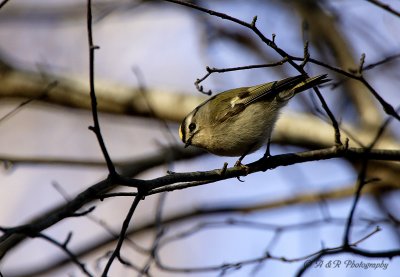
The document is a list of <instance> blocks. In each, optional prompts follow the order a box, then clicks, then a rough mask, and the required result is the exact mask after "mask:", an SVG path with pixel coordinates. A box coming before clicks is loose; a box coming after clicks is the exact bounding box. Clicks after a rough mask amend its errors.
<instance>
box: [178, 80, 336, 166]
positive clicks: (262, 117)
mask: <svg viewBox="0 0 400 277" xmlns="http://www.w3.org/2000/svg"><path fill="white" fill-rule="evenodd" d="M328 81H330V80H329V79H327V75H326V74H324V75H319V76H315V77H311V78H307V77H305V76H303V75H298V76H294V77H289V78H286V79H283V80H280V81H274V82H269V83H265V84H261V85H256V86H252V87H241V88H236V89H231V90H227V91H224V92H221V93H219V94H217V95H215V96H213V97H211V98H209V99H208V100H206V101H204V102H203V103H202V104H200V105H199V106H197V107H196V108H195V109H194V110H193V111H192V112H190V113H189V114H188V115H187V116H186V117H185V119H184V120H183V121H182V124H181V126H180V127H179V137H180V138H181V140H182V142H183V143H184V144H185V147H188V146H189V145H193V146H197V147H200V148H203V149H205V150H207V151H208V152H210V153H213V154H216V155H219V156H231V157H236V156H240V158H239V160H238V161H237V162H236V164H235V166H240V165H241V161H242V159H243V158H244V157H245V156H246V155H247V154H249V153H252V152H254V151H256V150H258V149H259V148H260V147H261V146H263V145H264V144H266V143H267V142H269V140H270V137H271V133H272V130H273V128H274V125H275V122H276V120H277V119H278V115H279V112H280V110H281V109H282V108H283V107H284V106H285V105H286V104H287V103H288V101H289V100H290V99H291V98H292V97H293V96H294V95H296V94H297V93H299V92H302V91H304V90H306V89H309V88H312V87H314V86H317V85H320V84H323V83H326V82H328ZM267 149H268V148H267ZM267 151H268V150H267ZM268 155H269V153H268Z"/></svg>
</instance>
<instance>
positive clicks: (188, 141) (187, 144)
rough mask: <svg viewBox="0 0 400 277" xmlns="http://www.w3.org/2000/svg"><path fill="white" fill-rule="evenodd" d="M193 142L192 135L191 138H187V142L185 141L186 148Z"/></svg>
mask: <svg viewBox="0 0 400 277" xmlns="http://www.w3.org/2000/svg"><path fill="white" fill-rule="evenodd" d="M191 143H192V137H190V138H189V139H188V140H187V142H186V143H185V148H186V147H188V146H190V145H191Z"/></svg>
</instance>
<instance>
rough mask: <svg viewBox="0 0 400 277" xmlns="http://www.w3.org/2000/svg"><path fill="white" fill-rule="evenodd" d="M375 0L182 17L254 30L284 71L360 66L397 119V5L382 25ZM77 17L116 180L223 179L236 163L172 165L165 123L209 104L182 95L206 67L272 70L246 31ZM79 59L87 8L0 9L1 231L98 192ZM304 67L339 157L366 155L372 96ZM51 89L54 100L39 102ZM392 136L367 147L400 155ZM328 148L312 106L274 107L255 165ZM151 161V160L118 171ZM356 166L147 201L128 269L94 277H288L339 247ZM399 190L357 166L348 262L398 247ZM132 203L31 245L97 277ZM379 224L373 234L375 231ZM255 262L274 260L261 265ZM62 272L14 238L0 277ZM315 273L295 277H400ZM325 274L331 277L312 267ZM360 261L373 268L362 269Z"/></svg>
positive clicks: (170, 15)
mask: <svg viewBox="0 0 400 277" xmlns="http://www.w3.org/2000/svg"><path fill="white" fill-rule="evenodd" d="M373 2H374V1H366V0H365V1H364V0H356V1H340V0H337V1H312V0H308V1H305V0H304V1H256V0H250V1H235V0H233V1H222V0H220V1H215V0H214V1H191V3H195V4H196V5H199V6H202V7H205V8H209V9H212V10H215V11H219V12H223V13H225V14H228V15H230V16H233V17H236V18H238V19H240V20H243V21H245V22H251V21H252V19H253V17H254V16H255V15H257V23H256V24H257V27H258V28H259V29H260V31H261V32H262V33H263V34H264V35H265V36H266V37H267V38H270V39H272V37H274V41H275V43H276V44H277V45H278V47H280V48H281V49H283V50H284V51H285V52H287V53H289V54H290V55H293V56H295V57H300V58H302V57H303V56H304V42H305V41H309V53H310V56H311V58H315V59H317V60H320V61H323V62H324V63H326V64H329V65H331V66H334V67H337V68H341V69H343V70H345V71H350V72H356V71H357V69H358V68H359V64H360V58H361V55H362V54H363V53H364V54H365V63H364V68H365V71H364V72H363V75H364V77H365V79H366V80H367V81H368V82H369V84H371V86H372V87H373V88H374V89H375V90H376V91H377V92H378V93H379V95H380V96H381V97H382V98H383V99H384V100H386V101H387V102H388V103H390V104H391V105H392V106H393V107H394V108H398V107H399V104H400V94H399V93H398V86H399V84H400V70H399V66H400V61H399V59H398V58H397V57H398V56H399V57H400V37H399V35H398V34H399V33H400V17H399V16H398V15H396V14H395V11H400V3H399V2H398V1H389V0H387V1H385V4H388V5H389V7H390V9H392V10H393V11H390V10H389V11H388V10H385V9H383V8H382V7H380V6H378V5H376V3H375V4H374V3H373ZM382 2H383V1H382ZM382 2H379V3H382ZM93 16H94V18H93V19H94V24H93V36H94V44H95V45H98V46H99V47H100V49H99V50H97V51H96V52H95V78H96V89H97V93H98V100H99V111H100V124H101V129H102V133H103V137H104V140H105V143H106V145H107V149H108V151H109V153H110V155H111V158H112V159H113V161H114V162H116V163H118V165H119V167H118V168H119V169H120V170H122V171H123V172H125V173H126V172H130V173H129V174H128V175H130V176H131V177H135V178H139V179H151V178H156V177H159V176H163V175H165V174H166V172H167V170H172V171H176V172H190V171H205V170H211V169H216V168H222V166H223V164H224V162H228V163H229V165H230V166H233V164H234V162H235V161H236V158H226V157H217V156H213V155H211V154H204V153H197V154H193V155H194V157H193V155H191V156H190V157H191V158H190V159H189V157H186V156H185V157H183V159H184V160H183V161H174V160H173V159H172V158H169V157H170V156H174V155H172V154H171V153H175V152H174V151H183V144H182V143H181V142H180V141H179V138H178V136H177V129H178V126H179V123H180V121H181V120H182V119H183V117H184V116H185V115H186V114H187V113H188V112H190V111H191V110H192V109H193V108H194V107H195V106H196V105H197V104H198V103H200V101H202V100H204V99H206V98H207V97H208V96H206V95H204V94H202V93H201V92H199V91H197V90H196V87H195V85H194V82H195V81H196V79H198V78H202V77H203V76H204V75H205V74H206V73H207V71H206V66H209V67H211V68H213V67H215V68H220V69H222V68H230V67H238V66H247V65H255V64H266V63H273V62H277V61H279V60H281V59H282V57H280V56H279V55H278V54H277V53H276V52H275V51H274V50H273V49H271V48H270V47H268V46H267V45H266V44H265V43H263V42H262V41H261V40H260V39H259V38H258V37H257V36H256V35H255V34H254V33H253V32H252V31H251V30H250V29H246V28H244V27H242V26H239V25H238V24H236V23H233V22H230V21H227V20H222V19H220V18H217V17H213V16H210V15H208V14H205V13H201V12H198V11H195V10H193V9H190V8H187V7H183V6H180V5H177V4H174V3H168V2H165V1H128V0H120V1H105V0H104V1H97V0H95V1H93ZM88 53H89V51H88V43H87V29H86V2H85V1H78V0H76V1H71V0H70V1H45V0H41V1H37V0H36V1H31V0H24V1H23V0H12V1H9V2H8V3H6V4H5V5H4V7H2V8H1V9H0V80H1V81H0V97H1V101H0V118H1V120H0V130H1V131H0V132H1V135H0V160H1V161H2V162H3V167H2V168H1V170H0V173H1V174H0V203H1V209H0V226H1V227H11V226H17V225H19V224H24V223H26V222H28V221H29V220H31V219H32V218H34V217H36V216H38V215H42V214H43V213H46V212H47V211H49V210H51V209H52V208H54V207H56V206H58V205H62V204H64V203H67V202H68V201H70V200H71V199H73V198H74V197H75V196H76V195H77V194H78V193H80V192H82V191H83V190H85V189H87V188H88V187H90V186H91V185H93V184H95V183H96V182H98V181H100V180H102V179H104V178H105V177H106V176H107V173H108V172H107V168H106V167H105V165H104V164H102V162H103V156H102V153H101V151H100V148H99V145H98V142H97V140H96V137H95V135H94V134H93V133H92V132H91V131H89V130H88V126H89V125H92V124H93V123H92V117H91V112H90V109H89V94H88V87H89V73H88V72H89V65H88V64H89V57H88ZM380 61H383V62H382V63H379V64H377V63H378V62H380ZM305 69H306V71H307V73H308V74H309V75H317V74H324V73H327V74H328V75H329V77H330V78H331V79H332V80H333V81H332V84H331V85H328V86H325V87H324V88H322V89H321V92H322V94H323V96H324V98H325V100H326V101H327V103H328V106H329V107H330V109H331V110H332V112H333V113H334V115H335V117H336V119H337V120H338V121H339V123H340V126H341V130H342V140H343V141H344V139H345V138H349V140H350V145H351V146H355V147H363V146H367V145H369V143H371V141H372V140H373V139H374V137H375V136H376V134H377V132H378V130H379V129H380V128H381V126H382V124H383V122H384V121H385V120H386V119H387V118H388V116H387V115H386V114H385V112H384V111H383V109H382V107H381V105H380V104H379V103H378V101H376V100H375V98H374V97H373V96H372V94H371V93H370V91H368V89H367V88H366V87H365V86H364V85H362V84H361V83H360V82H358V81H354V80H351V79H349V78H346V77H345V76H343V75H340V74H337V73H335V72H334V71H330V70H328V69H327V68H324V67H320V66H316V65H313V64H311V63H308V64H307V65H306V66H305ZM296 74H298V73H297V72H296V71H295V70H294V69H293V68H292V67H291V66H290V65H289V64H283V65H281V66H276V67H268V68H259V69H251V70H240V71H233V72H227V73H214V74H211V75H210V76H209V77H208V78H207V79H206V80H205V81H203V82H202V83H201V85H203V86H204V90H205V91H208V90H210V89H211V90H212V92H213V93H216V92H220V91H223V90H227V89H231V88H236V87H240V86H251V85H256V84H260V83H264V82H269V81H273V80H277V79H281V78H284V77H287V76H293V75H296ZM54 81H56V82H57V85H56V86H55V87H54V88H49V84H51V83H52V82H54ZM140 88H142V89H140ZM399 130H400V128H399V122H398V121H396V120H392V122H391V123H390V124H389V125H388V127H387V129H386V132H385V134H384V135H383V137H382V138H381V139H380V140H379V141H378V143H377V145H376V147H377V148H380V149H394V150H399V149H400V142H399V135H400V132H399ZM334 144H335V142H334V136H333V129H332V127H331V124H330V121H329V118H328V117H327V116H326V114H325V112H324V111H323V109H322V108H321V105H320V103H319V101H318V99H317V97H316V96H315V95H314V94H313V93H312V92H311V91H310V92H303V93H302V94H301V95H298V96H296V97H295V98H294V99H293V100H292V101H291V102H290V103H289V105H288V107H286V108H285V110H284V112H283V114H282V116H281V119H280V120H279V122H278V126H277V127H276V130H275V132H274V135H273V141H272V145H271V153H272V155H277V154H283V153H290V152H298V151H305V150H310V149H320V148H324V147H329V146H333V145H334ZM177 146H178V148H177ZM177 149H180V150H177ZM264 151H265V149H262V150H260V151H258V152H256V153H253V154H251V155H249V156H247V157H246V158H245V160H244V163H249V162H252V161H255V160H257V159H259V158H261V157H262V155H263V154H264ZM149 157H159V159H161V158H162V159H161V160H162V161H167V162H159V163H158V164H157V163H154V164H152V165H149V166H144V167H143V169H142V170H137V171H135V170H134V169H132V164H141V163H144V161H145V160H146V159H148V158H149ZM160 157H161V158H160ZM360 167H361V163H360V161H354V160H345V159H332V160H326V161H316V162H309V163H303V164H296V165H292V166H288V167H279V168H276V169H274V170H269V171H267V172H263V173H256V174H252V175H250V176H246V177H243V178H242V180H243V181H244V182H240V181H239V180H237V179H229V180H225V181H221V182H216V183H212V184H208V185H202V186H197V187H192V188H188V189H184V190H177V191H173V192H168V193H162V194H157V195H153V196H148V197H146V199H145V200H144V201H141V203H140V204H139V207H138V209H137V211H136V212H135V214H134V217H133V222H132V223H131V225H132V228H133V229H135V228H136V229H140V231H137V232H134V231H132V235H131V236H129V239H130V240H129V241H126V242H125V244H124V247H123V248H122V256H123V258H124V259H126V260H128V261H129V262H130V263H132V264H133V266H131V267H128V266H125V265H122V264H120V263H119V262H118V261H115V262H114V264H113V266H112V268H111V271H110V276H225V275H226V276H267V275H268V276H293V275H294V274H295V273H296V272H298V270H299V269H301V268H302V267H303V265H304V263H305V262H306V261H307V260H309V259H310V258H306V257H307V256H308V255H310V254H313V253H317V252H318V251H320V250H321V249H322V248H331V247H338V246H341V244H342V240H343V235H344V228H345V224H346V219H347V218H348V215H349V212H350V208H351V205H352V202H353V198H354V189H355V186H356V183H357V176H358V174H359V170H360ZM131 172H134V174H133V175H132V173H131ZM399 177H400V170H399V162H379V163H378V162H373V161H372V162H370V163H369V164H368V178H378V179H379V181H377V182H374V183H373V184H371V185H367V186H366V188H365V190H364V191H365V193H364V194H363V195H362V197H361V200H360V202H359V204H358V205H357V209H356V213H355V215H354V222H353V228H352V230H351V236H350V242H351V243H352V242H356V241H358V240H360V239H362V238H365V237H367V236H368V235H369V234H373V235H372V236H371V237H369V238H368V239H365V240H363V241H362V242H361V243H360V245H359V246H360V247H361V248H362V249H365V250H368V251H371V252H373V251H387V250H394V249H399V247H400V246H399V244H400V232H399V231H400V230H399V221H398V219H399V217H400V214H399V208H400V207H399V202H398V201H397V200H398V197H399V192H398V186H399V183H398V180H399ZM116 191H120V192H121V191H122V192H132V191H134V190H132V189H129V188H124V187H118V188H117V189H116ZM132 199H133V198H132V197H112V198H106V199H104V201H96V202H92V203H90V204H88V206H87V208H89V207H92V206H95V209H94V211H92V212H91V213H89V214H88V215H87V216H83V217H72V218H67V219H64V220H62V221H60V222H59V223H58V224H56V225H54V226H52V227H50V228H48V229H46V230H45V231H44V232H43V233H44V234H46V235H48V236H50V237H52V238H53V239H55V240H58V241H60V242H63V241H64V240H65V239H66V237H67V236H68V234H69V233H70V232H72V237H71V240H70V242H69V244H68V247H69V249H70V250H71V251H72V252H75V253H77V255H78V254H79V253H83V252H84V253H85V255H79V259H80V261H81V262H83V263H85V264H86V266H87V268H88V270H89V271H90V272H91V273H92V274H93V275H94V276H100V274H101V272H102V270H103V268H104V266H105V264H106V261H107V256H106V254H107V251H110V250H113V249H114V247H115V241H113V242H112V243H104V242H105V241H108V240H112V238H113V237H114V236H116V235H118V234H119V231H120V228H121V225H122V221H123V220H124V218H125V216H126V213H127V211H128V209H129V207H130V205H131V203H132ZM224 209H225V212H223V211H222V210H224ZM199 210H201V211H204V213H203V215H199V214H198V213H196V211H199ZM216 210H218V211H219V212H218V213H217V212H215V213H213V212H211V211H216ZM207 211H210V212H207ZM157 218H159V219H158V220H157ZM160 218H161V219H160ZM154 223H156V224H154ZM152 224H153V225H152ZM146 225H149V228H145V227H146ZM377 226H379V227H380V229H381V230H380V232H377V233H374V230H376V228H377ZM161 228H162V229H161ZM160 230H163V232H161V231H160ZM151 250H154V251H153V253H154V252H155V253H156V257H155V258H154V257H153V258H152V257H151V252H152V251H151ZM266 253H269V254H270V255H271V256H272V257H275V258H272V259H263V257H265V255H266ZM66 259H68V257H67V256H66V254H65V253H64V252H63V251H62V250H60V249H59V248H57V247H55V246H54V245H53V244H51V243H49V242H47V241H45V240H42V239H39V238H35V239H27V240H25V241H24V242H23V243H21V244H19V245H18V246H17V247H15V248H14V249H12V251H10V252H9V253H7V255H6V256H5V257H4V258H3V259H2V260H1V261H0V271H1V273H2V274H3V275H4V276H84V274H83V273H82V272H81V271H80V270H79V268H78V267H77V266H76V265H74V264H73V263H63V264H62V265H60V266H58V265H57V266H56V264H58V263H59V262H60V261H63V260H66ZM287 260H289V261H287ZM292 260H293V261H292ZM322 262H323V266H319V265H321V264H315V266H312V267H311V268H310V269H309V270H308V271H307V272H306V273H305V276H357V275H360V274H362V275H363V276H398V271H399V270H400V260H399V258H397V257H395V258H393V259H387V258H377V259H370V258H366V257H362V256H356V255H351V254H338V255H334V256H328V257H323V258H322ZM329 262H331V264H333V263H335V264H336V265H337V264H339V266H338V267H336V268H332V267H333V266H332V267H328V266H326V265H327V264H328V263H329ZM368 263H370V264H376V265H378V264H386V268H376V269H373V268H365V267H364V266H362V264H368ZM351 264H358V265H360V266H356V265H354V266H351ZM146 270H148V271H146Z"/></svg>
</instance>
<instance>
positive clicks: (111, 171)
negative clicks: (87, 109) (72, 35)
mask: <svg viewBox="0 0 400 277" xmlns="http://www.w3.org/2000/svg"><path fill="white" fill-rule="evenodd" d="M87 33H88V44H89V75H90V77H89V78H90V80H89V84H90V99H91V104H92V116H93V124H94V125H93V126H90V127H89V129H90V130H92V131H93V132H94V133H95V135H96V137H97V140H98V142H99V145H100V148H101V152H102V153H103V155H104V159H105V160H106V163H107V168H108V171H109V174H110V176H114V175H116V174H117V173H116V171H115V167H114V164H113V162H112V161H111V158H110V155H109V154H108V151H107V148H106V145H105V143H104V140H103V136H102V134H101V130H100V124H99V118H98V113H97V99H96V92H95V86H94V51H95V50H96V49H99V47H98V46H95V45H94V44H93V33H92V1H91V0H87Z"/></svg>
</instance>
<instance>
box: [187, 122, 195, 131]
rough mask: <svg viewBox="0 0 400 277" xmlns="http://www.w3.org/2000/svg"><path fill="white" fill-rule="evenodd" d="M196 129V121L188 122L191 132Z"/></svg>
mask: <svg viewBox="0 0 400 277" xmlns="http://www.w3.org/2000/svg"><path fill="white" fill-rule="evenodd" d="M195 129H196V123H190V124H189V131H190V132H193V131H194V130H195Z"/></svg>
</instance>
